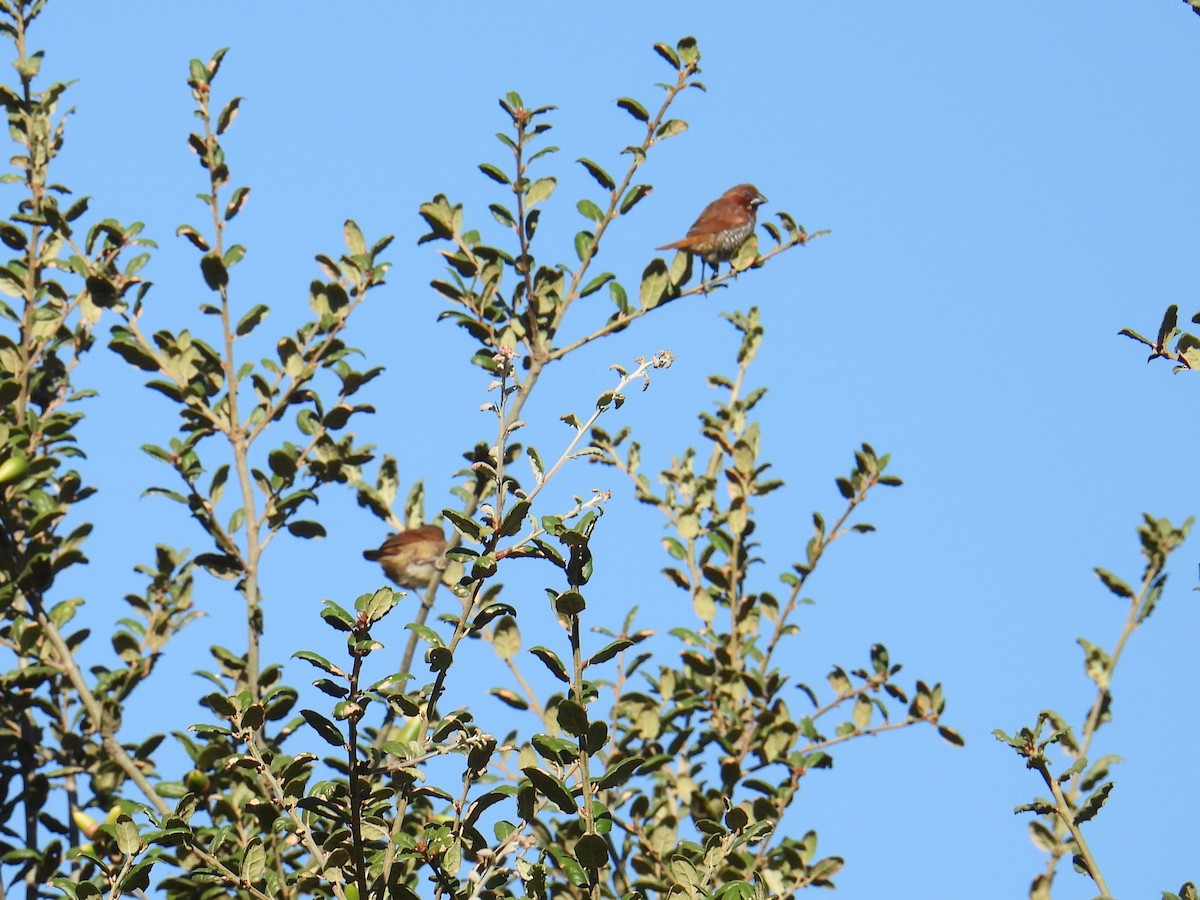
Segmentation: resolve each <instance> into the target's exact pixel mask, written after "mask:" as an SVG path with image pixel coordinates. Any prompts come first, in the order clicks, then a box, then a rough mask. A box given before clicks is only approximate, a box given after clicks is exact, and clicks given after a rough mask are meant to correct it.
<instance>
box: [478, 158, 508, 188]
mask: <svg viewBox="0 0 1200 900" xmlns="http://www.w3.org/2000/svg"><path fill="white" fill-rule="evenodd" d="M479 171H480V172H482V173H483V174H484V175H486V176H487V177H488V178H490V179H492V181H495V182H496V183H497V184H504V185H508V184H511V183H512V182H510V181H509V179H508V176H507V175H505V174H504V172H503V171H502V170H501V168H500V167H499V166H493V165H492V164H491V163H480V164H479Z"/></svg>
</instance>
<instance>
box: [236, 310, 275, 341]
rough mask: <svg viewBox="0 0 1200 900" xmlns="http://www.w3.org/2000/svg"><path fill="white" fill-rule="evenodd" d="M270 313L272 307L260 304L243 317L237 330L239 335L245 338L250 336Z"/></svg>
mask: <svg viewBox="0 0 1200 900" xmlns="http://www.w3.org/2000/svg"><path fill="white" fill-rule="evenodd" d="M270 312H271V309H270V307H268V306H266V305H264V304H262V303H259V304H258V305H257V306H255V307H254V308H253V309H251V310H250V312H248V313H246V314H245V315H244V316H242V318H241V319H240V320H239V321H238V323H237V329H236V330H237V333H238V335H239V336H240V337H245V336H246V335H248V334H249V333H250V332H252V331H253V330H254V329H255V328H257V327H258V323H259V322H261V321H262V320H263V319H265V318H266V317H267V314H268V313H270Z"/></svg>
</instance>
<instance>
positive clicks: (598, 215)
mask: <svg viewBox="0 0 1200 900" xmlns="http://www.w3.org/2000/svg"><path fill="white" fill-rule="evenodd" d="M575 208H576V209H578V210H579V212H580V214H581V215H583V216H584V218H587V219H591V220H592V221H593V222H602V221H604V210H602V209H601V208H600V207H598V206H597V205H596V204H595V203H593V202H592V201H591V200H580V201H579V202H578V203H576V204H575ZM610 277H612V276H610Z"/></svg>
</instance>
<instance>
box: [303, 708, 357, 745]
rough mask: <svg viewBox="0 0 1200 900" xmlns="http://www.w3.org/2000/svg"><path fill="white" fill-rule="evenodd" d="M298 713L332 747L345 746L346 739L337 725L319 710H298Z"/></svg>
mask: <svg viewBox="0 0 1200 900" xmlns="http://www.w3.org/2000/svg"><path fill="white" fill-rule="evenodd" d="M300 715H301V716H303V717H304V721H305V722H307V723H308V724H309V725H310V726H311V727H312V729H313V730H314V731H315V732H316V733H317V734H319V735H320V736H321V737H322V738H323V739H324V740H325V742H326V743H327V744H329V745H330V746H333V747H345V746H346V739H345V738H344V737H342V733H341V732H340V731H338V727H337V726H336V725H334V724H333V722H331V721H329V719H327V718H325V717H324V716H323V715H321V714H320V713H319V712H316V711H315V710H311V709H302V710H300Z"/></svg>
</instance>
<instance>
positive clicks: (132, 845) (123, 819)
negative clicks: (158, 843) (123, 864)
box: [113, 813, 142, 856]
mask: <svg viewBox="0 0 1200 900" xmlns="http://www.w3.org/2000/svg"><path fill="white" fill-rule="evenodd" d="M113 830H114V831H115V832H116V835H117V849H118V850H120V851H121V852H122V853H123V854H125V855H126V856H134V855H136V854H137V852H138V851H139V850H141V849H142V839H141V837H139V836H138V828H137V824H136V823H135V822H134V821H133V819H132V818H130V817H129V816H127V815H125V814H123V813H122V814H121V815H119V816H117V821H116V824H115V825H114V826H113Z"/></svg>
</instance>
